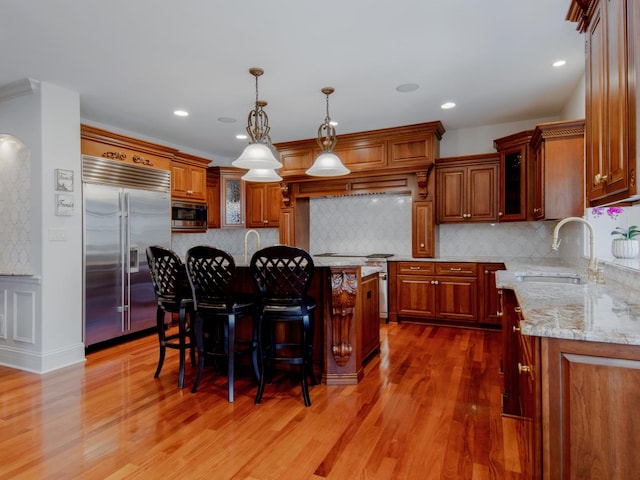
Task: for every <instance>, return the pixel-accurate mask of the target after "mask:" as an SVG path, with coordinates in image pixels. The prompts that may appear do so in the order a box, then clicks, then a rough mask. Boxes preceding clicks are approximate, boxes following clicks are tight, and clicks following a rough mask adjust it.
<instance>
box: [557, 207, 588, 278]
mask: <svg viewBox="0 0 640 480" xmlns="http://www.w3.org/2000/svg"><path fill="white" fill-rule="evenodd" d="M568 222H580V223H584V224H585V225H586V226H587V228H588V229H589V266H588V267H587V275H588V278H589V280H591V281H597V280H598V278H599V275H598V259H597V258H596V249H595V232H594V230H593V225H591V224H590V223H589V222H588V221H587V220H585V219H584V218H581V217H567V218H565V219H563V220H560V221H559V222H558V224H557V225H556V226H555V228H554V229H553V241H552V242H551V249H552V250H558V247H560V239H559V238H558V233H559V232H560V228H561V227H562V226H563V225H564V224H565V223H568Z"/></svg>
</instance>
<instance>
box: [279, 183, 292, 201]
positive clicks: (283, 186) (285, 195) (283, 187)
mask: <svg viewBox="0 0 640 480" xmlns="http://www.w3.org/2000/svg"><path fill="white" fill-rule="evenodd" d="M280 193H281V194H282V204H283V205H284V206H285V207H288V206H289V205H291V184H290V183H284V182H282V183H280Z"/></svg>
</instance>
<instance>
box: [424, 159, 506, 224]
mask: <svg viewBox="0 0 640 480" xmlns="http://www.w3.org/2000/svg"><path fill="white" fill-rule="evenodd" d="M499 166H500V157H499V156H497V155H474V156H466V157H451V158H446V159H438V160H437V162H436V192H437V205H438V215H437V220H438V223H472V222H497V221H498V182H499V180H500V177H499Z"/></svg>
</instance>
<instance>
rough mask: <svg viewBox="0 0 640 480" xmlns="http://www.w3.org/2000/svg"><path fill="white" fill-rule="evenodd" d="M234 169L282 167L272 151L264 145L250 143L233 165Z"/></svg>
mask: <svg viewBox="0 0 640 480" xmlns="http://www.w3.org/2000/svg"><path fill="white" fill-rule="evenodd" d="M232 165H233V166H234V167H238V168H246V169H247V170H251V169H256V168H259V169H272V170H273V169H274V168H280V167H282V164H281V163H280V162H279V161H278V160H276V157H275V155H274V154H273V152H272V151H271V149H270V148H269V147H268V146H267V145H265V144H264V143H250V144H249V145H247V146H246V147H245V149H244V151H243V152H242V154H241V155H240V156H239V157H238V159H237V160H236V161H235V162H233V163H232Z"/></svg>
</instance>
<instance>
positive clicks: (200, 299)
mask: <svg viewBox="0 0 640 480" xmlns="http://www.w3.org/2000/svg"><path fill="white" fill-rule="evenodd" d="M186 266H187V271H188V273H189V281H190V282H191V288H192V290H193V295H194V301H195V304H196V310H197V309H198V305H201V306H206V307H209V308H219V309H224V308H229V309H230V308H232V307H233V304H234V299H233V297H234V295H233V293H234V292H233V288H234V275H235V270H236V264H235V261H234V260H233V257H232V256H231V255H230V254H229V253H227V252H225V251H224V250H220V249H217V248H214V247H209V246H206V245H201V246H198V247H193V248H191V249H189V251H187V257H186Z"/></svg>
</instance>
